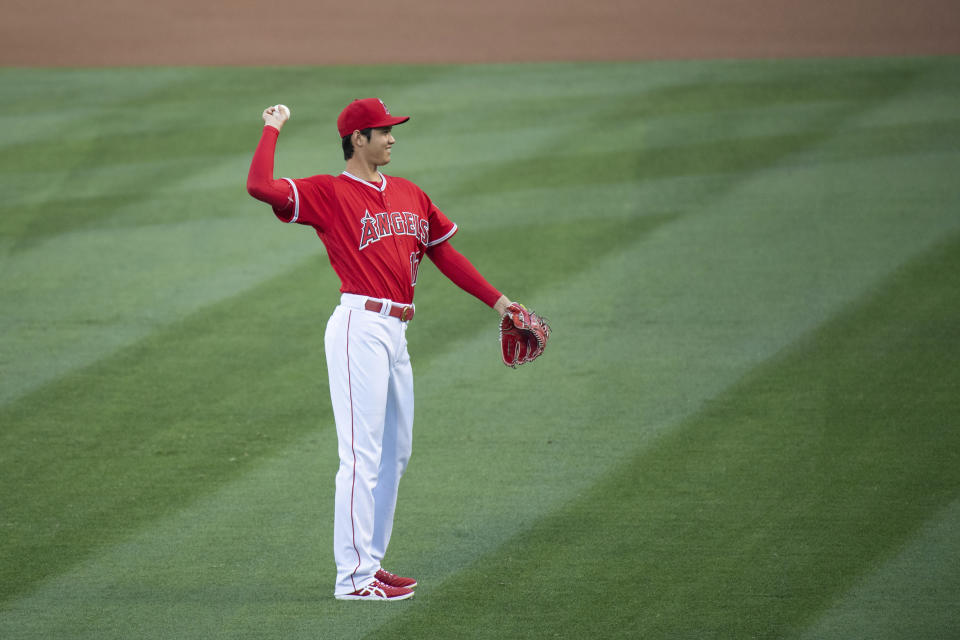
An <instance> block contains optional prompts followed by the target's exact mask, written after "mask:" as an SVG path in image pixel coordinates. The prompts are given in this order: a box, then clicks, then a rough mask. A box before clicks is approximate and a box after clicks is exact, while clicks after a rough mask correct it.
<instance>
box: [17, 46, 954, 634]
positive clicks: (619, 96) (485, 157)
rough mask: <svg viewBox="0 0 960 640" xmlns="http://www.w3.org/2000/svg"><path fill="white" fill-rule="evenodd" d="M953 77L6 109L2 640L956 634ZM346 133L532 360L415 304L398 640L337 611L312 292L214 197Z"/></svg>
mask: <svg viewBox="0 0 960 640" xmlns="http://www.w3.org/2000/svg"><path fill="white" fill-rule="evenodd" d="M958 71H960V61H958V60H957V59H955V58H939V59H902V60H882V59H877V60H841V61H828V60H817V61H752V62H708V63H698V62H684V63H652V64H591V65H519V66H480V67H416V68H396V67H394V68H360V69H351V68H339V69H303V68H300V69H128V70H96V71H93V70H90V71H84V70H73V71H54V70H16V69H8V70H3V71H0V87H2V95H3V98H4V104H5V106H6V109H5V113H4V115H3V116H2V120H3V122H2V123H0V124H3V127H2V128H0V130H2V131H3V134H0V144H2V146H3V151H4V152H3V154H2V155H0V165H2V171H0V181H2V182H0V186H2V187H3V190H4V193H5V194H6V197H5V199H4V202H3V203H2V204H0V208H2V215H0V233H2V245H0V249H2V258H0V260H2V264H3V274H4V277H3V280H2V284H0V305H2V308H3V315H2V323H3V325H2V328H3V333H2V335H3V337H2V338H0V340H2V342H0V366H2V371H3V378H2V379H3V385H2V388H0V402H2V406H0V425H2V431H0V598H2V601H0V636H2V637H5V638H7V637H10V638H51V637H63V638H67V637H69V638H83V637H90V638H128V637H139V638H154V637H156V638H189V637H197V638H200V637H203V638H213V637H230V638H237V637H284V638H298V637H318V636H319V637H329V638H339V637H343V638H353V637H365V636H368V635H373V634H374V633H376V632H377V631H378V630H379V631H382V632H384V633H389V634H390V635H391V636H392V637H491V638H497V637H503V638H515V637H529V638H536V637H584V636H586V637H698V638H699V637H811V638H813V637H818V638H823V637H836V638H850V637H871V638H877V637H912V638H923V637H931V638H936V637H947V636H949V635H951V634H955V633H956V632H957V630H958V629H960V618H958V615H957V614H956V613H955V612H954V609H955V607H953V606H952V605H953V603H955V602H956V600H957V597H958V596H960V575H958V571H957V569H956V567H957V566H960V562H958V560H960V539H958V536H957V533H956V532H957V531H958V530H960V502H958V500H957V498H958V490H960V472H958V471H957V469H958V468H960V464H958V462H960V461H958V459H957V458H958V455H957V451H958V450H960V448H958V445H960V435H958V431H957V429H956V424H955V423H956V416H957V415H960V406H958V404H960V401H958V394H957V393H956V389H957V388H958V387H960V379H958V378H960V370H958V368H957V366H956V362H957V360H958V357H960V334H958V328H957V327H958V324H957V320H956V319H957V315H958V311H960V299H958V295H960V276H958V274H960V217H958V216H957V211H958V209H960V186H957V184H956V180H955V176H956V175H958V173H960V119H957V115H956V114H957V113H958V110H957V107H958V106H960V81H958V78H960V73H958ZM370 94H378V95H381V96H383V97H384V99H385V100H386V101H387V104H388V105H390V106H391V108H392V109H393V110H394V111H396V112H398V113H409V114H411V115H413V116H414V118H413V119H412V120H411V121H410V122H409V123H408V124H405V125H403V127H400V128H398V130H397V137H398V145H397V147H396V149H395V153H394V162H393V164H392V165H391V166H390V167H389V169H390V171H388V173H389V172H395V173H397V174H398V175H404V176H407V177H410V178H412V179H414V180H416V181H418V182H419V183H420V184H421V185H422V186H423V187H424V188H425V189H426V190H427V191H428V192H429V193H431V195H432V196H433V197H434V199H435V200H436V201H437V202H438V203H439V205H440V206H441V208H443V209H444V210H445V211H447V212H448V214H449V215H450V216H451V218H452V219H454V220H456V221H457V222H458V223H459V224H460V226H461V229H462V231H461V233H460V234H459V236H458V237H457V238H456V239H455V245H456V246H457V247H458V248H460V249H461V250H463V251H464V253H466V254H467V255H468V256H469V257H471V259H472V260H473V261H474V262H475V263H476V264H477V266H478V267H479V268H480V269H481V271H482V272H483V273H484V274H485V275H486V276H487V277H488V278H489V279H490V280H491V281H492V282H493V283H494V284H495V285H497V286H499V287H501V288H502V289H503V290H504V291H505V292H506V293H507V294H508V295H511V296H512V297H515V298H517V299H519V300H521V301H524V302H526V303H527V304H528V305H529V306H532V307H533V308H535V309H537V310H538V311H541V312H543V313H545V314H546V315H547V316H548V317H549V318H550V319H551V322H552V325H553V327H554V330H555V334H554V340H553V341H552V343H551V345H550V347H549V348H548V352H547V354H546V356H545V357H544V358H543V359H542V360H539V361H538V362H537V363H535V364H534V365H533V366H531V367H524V368H521V369H518V370H516V371H509V370H505V369H504V368H503V366H502V365H501V364H499V362H498V354H497V347H496V343H495V340H494V337H495V329H494V326H495V318H494V317H493V316H492V314H491V312H489V311H486V310H485V309H484V308H483V307H482V305H480V304H479V303H478V302H476V301H475V300H473V299H471V298H469V297H468V296H466V295H464V294H462V293H461V292H459V291H458V290H456V288H455V287H454V286H453V285H451V284H449V283H448V282H446V281H445V280H444V279H443V277H442V276H440V275H439V274H438V273H437V272H436V270H435V269H433V268H432V267H425V268H424V269H423V270H422V272H421V280H420V284H419V286H418V289H419V291H418V294H417V303H418V314H417V318H416V320H415V321H414V322H413V323H412V324H411V329H410V332H409V339H410V342H411V353H412V356H413V361H414V367H415V369H416V373H417V403H418V410H417V411H418V418H417V426H416V438H415V440H416V442H415V447H414V457H413V460H412V462H411V467H410V470H409V471H408V475H407V477H406V478H405V480H404V483H403V486H402V489H401V502H400V508H399V510H398V515H397V523H396V530H395V537H394V541H393V543H392V546H391V551H390V558H389V559H388V561H389V562H388V568H390V569H392V570H395V571H399V572H405V573H412V574H414V575H416V576H417V577H418V579H419V580H420V583H421V585H422V586H421V587H419V588H418V595H417V598H415V599H414V600H413V601H409V602H406V603H404V604H402V605H396V606H389V607H373V606H369V605H363V604H360V605H358V604H345V603H339V602H336V601H334V600H333V598H332V596H331V593H330V592H331V588H332V587H331V585H332V581H333V568H332V566H330V565H331V554H330V551H329V549H330V544H331V537H332V532H331V527H332V522H331V513H332V497H333V490H332V483H333V473H334V471H335V466H336V459H335V456H336V453H335V436H334V433H333V428H332V425H331V423H330V408H329V400H328V399H327V397H326V393H327V391H326V380H325V367H324V362H323V353H322V331H323V325H324V322H325V320H326V317H327V315H328V314H329V311H330V309H331V308H332V306H333V305H334V304H335V302H336V298H337V294H336V286H337V283H336V281H335V278H334V276H333V274H332V272H331V270H330V269H329V266H328V265H327V263H326V258H325V257H324V256H323V255H322V253H321V252H320V245H319V243H318V242H317V241H316V239H315V238H314V237H312V234H311V233H310V232H309V231H307V230H304V229H292V228H288V227H285V226H283V225H280V224H279V223H276V222H275V221H273V219H272V216H271V215H270V213H269V211H268V210H267V209H266V208H265V207H263V206H260V205H258V204H257V203H255V202H254V201H252V200H251V199H249V198H248V197H247V196H246V194H245V192H244V189H243V183H244V178H245V174H246V168H247V164H248V162H249V157H250V155H251V153H252V150H253V147H254V145H255V144H256V141H257V138H258V136H259V129H260V127H259V125H258V122H259V120H258V114H259V111H260V110H261V109H262V108H263V107H264V106H266V105H269V104H274V103H276V102H284V103H286V104H288V105H290V106H291V107H292V109H293V120H292V121H291V122H290V124H289V125H288V126H287V128H286V130H285V132H284V134H283V135H282V137H281V142H280V146H279V153H278V162H277V173H278V174H282V175H292V176H299V175H307V174H310V173H317V172H336V171H338V170H339V169H340V168H341V166H342V160H341V159H340V157H339V150H338V146H337V141H336V137H335V136H336V134H335V133H334V132H333V126H332V124H331V123H332V119H333V117H334V116H335V114H336V113H337V112H338V110H339V109H340V108H341V107H342V105H343V104H345V103H346V102H347V101H348V100H350V99H352V98H354V97H361V96H365V95H370ZM518 271H522V272H519V273H518Z"/></svg>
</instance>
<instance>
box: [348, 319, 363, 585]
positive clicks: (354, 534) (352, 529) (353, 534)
mask: <svg viewBox="0 0 960 640" xmlns="http://www.w3.org/2000/svg"><path fill="white" fill-rule="evenodd" d="M352 319H353V311H350V312H349V313H348V314H347V389H348V391H349V392H350V451H351V452H353V478H352V480H351V484H350V535H351V538H352V540H353V550H354V551H355V552H356V553H357V566H355V567H354V568H353V573H351V574H350V582H351V583H353V590H354V591H356V590H357V583H356V582H355V581H354V579H353V578H354V576H355V575H356V574H357V570H358V569H359V568H360V563H361V560H360V550H359V549H357V531H356V527H355V526H354V524H353V494H354V492H355V490H356V487H357V450H356V447H355V445H354V437H353V382H352V380H351V378H350V321H351V320H352Z"/></svg>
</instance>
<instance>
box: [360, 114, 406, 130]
mask: <svg viewBox="0 0 960 640" xmlns="http://www.w3.org/2000/svg"><path fill="white" fill-rule="evenodd" d="M409 119H410V116H390V117H389V118H386V119H384V120H381V121H379V122H377V123H376V124H372V125H370V128H371V129H382V128H383V127H394V126H396V125H398V124H403V123H404V122H406V121H407V120H409Z"/></svg>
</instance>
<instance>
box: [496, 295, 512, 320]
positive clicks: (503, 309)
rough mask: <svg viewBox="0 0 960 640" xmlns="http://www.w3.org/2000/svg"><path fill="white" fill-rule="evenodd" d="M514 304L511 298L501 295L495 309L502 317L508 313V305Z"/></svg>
mask: <svg viewBox="0 0 960 640" xmlns="http://www.w3.org/2000/svg"><path fill="white" fill-rule="evenodd" d="M512 304H513V303H512V302H510V298H508V297H507V296H500V299H499V300H497V301H496V302H495V303H494V305H493V309H494V311H496V312H497V313H499V314H500V316H501V317H502V316H503V315H504V314H506V313H507V307H509V306H510V305H512Z"/></svg>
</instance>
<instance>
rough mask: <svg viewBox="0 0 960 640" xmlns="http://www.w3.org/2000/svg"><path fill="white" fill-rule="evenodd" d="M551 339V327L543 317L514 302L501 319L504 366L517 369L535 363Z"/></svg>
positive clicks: (501, 347) (501, 345) (501, 344)
mask: <svg viewBox="0 0 960 640" xmlns="http://www.w3.org/2000/svg"><path fill="white" fill-rule="evenodd" d="M549 339H550V325H548V324H547V321H546V320H544V319H543V318H542V317H541V316H539V315H538V314H536V313H534V312H533V311H528V310H527V308H526V307H524V306H523V305H522V304H518V303H516V302H514V303H513V304H511V305H510V306H509V307H507V312H506V313H505V314H504V315H503V317H502V318H500V349H501V351H502V352H503V364H505V365H507V366H508V367H513V368H516V367H517V365H518V364H523V363H524V362H533V361H534V360H535V359H536V358H537V357H538V356H540V354H542V353H543V350H544V348H546V346H547V340H549Z"/></svg>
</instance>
